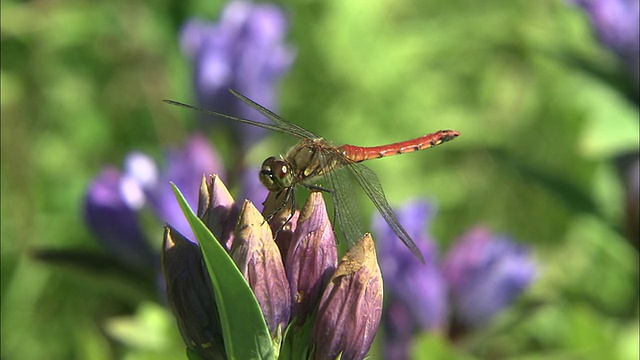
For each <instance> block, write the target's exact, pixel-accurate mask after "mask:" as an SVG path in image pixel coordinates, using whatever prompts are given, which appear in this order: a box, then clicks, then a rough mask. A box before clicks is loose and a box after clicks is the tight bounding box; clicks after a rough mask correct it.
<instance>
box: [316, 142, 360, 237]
mask: <svg viewBox="0 0 640 360" xmlns="http://www.w3.org/2000/svg"><path fill="white" fill-rule="evenodd" d="M326 156H327V154H325V156H320V157H319V161H320V164H321V166H322V167H324V168H329V167H330V166H331V165H330V163H331V160H329V159H326ZM322 179H323V180H324V182H325V183H326V186H327V187H328V190H329V191H330V193H331V200H332V201H333V211H334V215H335V222H336V223H337V224H338V227H339V228H340V231H341V232H342V235H343V237H344V239H345V241H346V243H347V245H348V246H349V247H351V246H353V245H354V244H355V243H356V242H357V241H358V240H360V239H361V238H362V236H363V235H364V226H363V224H362V218H361V217H360V211H359V210H358V202H357V199H356V196H355V191H354V187H353V180H352V179H351V176H350V174H349V171H348V170H347V169H345V167H344V166H339V167H337V168H335V167H334V168H333V170H331V171H329V172H327V173H325V174H324V175H323V176H322Z"/></svg>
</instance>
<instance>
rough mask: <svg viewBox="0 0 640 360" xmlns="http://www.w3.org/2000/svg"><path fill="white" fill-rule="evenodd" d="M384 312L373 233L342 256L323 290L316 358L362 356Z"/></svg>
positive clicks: (315, 333)
mask: <svg viewBox="0 0 640 360" xmlns="http://www.w3.org/2000/svg"><path fill="white" fill-rule="evenodd" d="M381 314H382V275H381V273H380V268H379V266H378V262H377V258H376V251H375V247H374V244H373V239H372V238H371V235H370V234H365V235H364V237H363V238H362V239H361V240H360V241H359V242H358V243H356V244H355V245H354V246H353V247H352V248H351V249H350V250H349V251H348V252H347V253H346V254H345V256H344V257H343V258H342V260H341V262H340V264H339V265H338V268H337V269H336V271H335V273H334V274H333V275H332V276H331V279H330V280H329V284H328V285H327V287H326V288H325V290H324V293H323V295H322V299H321V300H320V305H319V307H318V313H317V315H316V321H315V324H314V329H313V342H314V344H315V346H316V348H315V358H316V359H332V360H333V359H335V358H337V357H338V356H339V355H341V359H343V360H349V359H363V358H364V356H365V355H366V354H367V352H368V351H369V347H371V343H372V342H373V338H374V336H375V334H376V331H377V330H378V325H379V324H380V316H381Z"/></svg>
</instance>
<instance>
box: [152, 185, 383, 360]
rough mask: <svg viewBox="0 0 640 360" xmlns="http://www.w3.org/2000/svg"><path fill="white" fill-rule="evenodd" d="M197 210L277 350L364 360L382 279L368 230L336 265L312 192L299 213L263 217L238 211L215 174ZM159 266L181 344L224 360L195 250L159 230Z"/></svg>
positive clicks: (248, 208) (246, 208)
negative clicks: (250, 296) (161, 239)
mask: <svg viewBox="0 0 640 360" xmlns="http://www.w3.org/2000/svg"><path fill="white" fill-rule="evenodd" d="M273 196H275V195H274V194H270V197H273ZM268 200H269V199H268ZM197 214H198V217H199V218H200V219H201V220H202V221H203V223H204V224H205V225H206V226H207V227H208V228H209V230H210V231H211V232H212V233H213V234H214V236H215V237H216V238H217V239H218V241H219V242H220V244H221V245H222V246H223V247H224V248H225V249H226V250H227V251H228V254H229V255H230V257H231V259H233V262H234V263H235V265H236V266H237V267H238V269H239V270H240V272H241V273H242V275H243V276H244V278H245V280H246V281H247V283H248V284H249V286H250V287H251V290H252V291H253V294H254V296H255V298H256V300H257V303H258V305H259V306H260V309H261V311H262V314H263V316H264V320H265V323H266V325H267V328H268V330H269V333H270V334H271V337H272V341H273V342H278V343H279V344H277V345H276V348H278V349H280V352H281V353H287V356H288V358H303V359H305V358H306V359H311V358H314V359H336V358H338V357H341V358H342V359H362V358H364V356H365V355H366V354H367V352H368V350H369V348H370V346H371V343H372V342H373V338H374V336H375V333H376V331H377V329H378V325H379V322H380V318H381V313H382V276H381V273H380V268H379V266H378V262H377V257H376V252H375V247H374V243H373V239H372V238H371V236H370V235H369V234H365V235H364V236H363V238H362V239H361V240H360V241H358V242H357V243H356V244H355V245H354V246H353V247H352V248H351V249H350V250H349V251H348V252H347V253H346V254H345V255H344V257H343V258H342V259H341V260H340V262H339V263H338V257H337V248H336V239H335V235H334V233H333V229H332V226H331V223H330V222H329V216H328V214H327V210H326V207H325V203H324V200H323V198H322V194H321V193H319V192H312V193H311V194H310V196H309V198H308V200H307V201H306V203H305V204H304V206H303V208H302V209H301V211H299V212H298V211H295V212H294V211H292V210H291V209H290V208H281V209H280V212H279V213H277V214H275V216H274V215H273V214H269V215H270V216H268V218H269V221H266V220H265V218H264V217H263V216H262V215H261V214H260V213H259V212H258V210H257V209H256V208H255V206H254V205H253V204H252V203H251V202H250V201H245V202H244V203H243V204H242V206H241V207H240V208H239V209H238V207H237V205H236V203H235V201H234V200H233V198H232V197H231V195H230V194H229V192H228V190H227V189H226V187H225V186H224V184H223V183H222V182H221V181H220V179H219V178H218V177H217V176H215V175H213V176H210V177H209V178H208V179H207V178H204V179H203V181H202V185H201V187H200V199H199V202H198V211H197ZM274 234H275V239H274ZM163 270H164V275H165V280H166V283H167V293H168V299H169V303H170V305H171V307H172V310H173V312H174V314H175V315H176V318H177V321H178V326H179V328H180V333H181V335H182V337H183V340H184V341H185V344H186V345H187V347H188V348H189V349H191V350H193V351H195V352H196V353H198V354H199V355H200V356H202V357H203V358H205V359H225V358H227V357H226V354H225V348H224V341H223V337H224V334H223V330H222V329H221V326H220V321H219V314H218V309H217V307H216V303H215V300H214V296H213V291H215V290H212V287H211V281H210V280H209V279H208V274H207V272H206V267H205V265H204V262H203V258H202V253H201V252H200V249H199V246H198V244H196V243H195V242H191V241H189V240H187V239H186V238H184V237H183V236H182V235H180V234H179V233H177V232H176V231H175V230H173V229H172V228H169V227H168V228H167V230H166V231H165V238H164V247H163ZM282 334H286V335H285V336H284V337H283V336H282ZM247 336H249V335H247ZM301 344H302V345H301Z"/></svg>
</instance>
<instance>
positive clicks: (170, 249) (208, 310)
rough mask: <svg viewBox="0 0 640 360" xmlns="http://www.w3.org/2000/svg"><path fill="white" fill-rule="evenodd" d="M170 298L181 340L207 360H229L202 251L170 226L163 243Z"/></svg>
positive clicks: (165, 275)
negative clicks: (227, 359)
mask: <svg viewBox="0 0 640 360" xmlns="http://www.w3.org/2000/svg"><path fill="white" fill-rule="evenodd" d="M162 270H163V272H164V278H165V281H166V284H167V299H168V302H169V305H170V306H171V310H172V311H173V313H174V314H175V316H176V319H177V321H178V328H179V330H180V335H181V336H182V340H183V341H184V343H185V344H186V345H187V347H188V348H190V349H192V350H194V351H195V352H197V353H198V354H199V355H200V356H202V357H203V358H205V359H226V355H225V350H224V340H223V338H222V332H221V327H220V320H219V315H218V311H217V307H216V304H215V301H214V297H213V290H212V289H213V288H212V286H211V280H210V278H209V275H208V273H207V272H206V268H205V266H204V262H203V259H202V253H201V252H200V248H199V247H198V245H196V244H195V243H194V242H191V241H189V240H187V239H186V238H184V237H183V236H182V235H181V234H180V233H178V232H177V231H175V230H174V229H173V228H171V227H169V226H167V227H166V228H165V232H164V240H163V244H162Z"/></svg>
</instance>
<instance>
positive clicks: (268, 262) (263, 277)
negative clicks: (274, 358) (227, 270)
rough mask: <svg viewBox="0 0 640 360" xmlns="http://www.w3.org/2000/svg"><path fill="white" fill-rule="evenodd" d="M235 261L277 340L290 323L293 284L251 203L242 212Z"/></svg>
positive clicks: (268, 231) (246, 204)
mask: <svg viewBox="0 0 640 360" xmlns="http://www.w3.org/2000/svg"><path fill="white" fill-rule="evenodd" d="M231 257H232V258H233V260H234V261H235V263H236V265H237V266H238V268H239V269H240V272H241V273H242V274H243V275H244V277H245V279H247V282H248V283H249V286H250V287H251V289H252V290H253V293H254V295H255V297H256V299H257V300H258V304H259V305H260V309H262V314H263V315H264V318H265V320H266V322H267V326H268V327H269V331H270V332H271V334H272V336H275V334H277V333H278V332H279V331H281V330H283V329H284V327H285V326H286V325H287V323H288V322H289V317H290V307H291V300H290V290H289V283H288V281H287V276H286V274H285V271H284V265H283V264H282V257H281V255H280V250H278V246H277V245H276V243H275V242H274V241H273V234H272V233H271V229H270V228H269V225H268V224H267V223H266V221H265V220H264V218H263V217H262V215H260V213H259V212H258V209H256V208H255V206H253V204H252V203H251V202H250V201H245V202H244V204H243V205H242V209H241V210H240V218H239V220H238V225H237V227H236V233H235V239H234V241H233V245H232V247H231Z"/></svg>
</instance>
